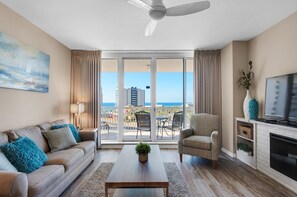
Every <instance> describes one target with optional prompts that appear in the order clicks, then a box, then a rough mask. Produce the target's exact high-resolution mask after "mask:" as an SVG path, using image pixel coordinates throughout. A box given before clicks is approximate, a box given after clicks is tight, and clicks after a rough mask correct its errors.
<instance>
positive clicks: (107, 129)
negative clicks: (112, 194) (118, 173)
mask: <svg viewBox="0 0 297 197" xmlns="http://www.w3.org/2000/svg"><path fill="white" fill-rule="evenodd" d="M100 79H101V89H100V94H101V95H100V100H101V109H100V111H101V114H100V125H101V127H100V128H101V139H102V141H103V143H104V142H108V141H140V140H141V141H161V140H162V141H177V140H178V138H179V134H180V130H181V129H182V128H185V127H188V126H189V120H190V116H191V115H192V114H193V113H194V103H193V101H194V96H193V95H194V94H193V92H194V89H193V60H192V59H186V58H155V57H151V58H124V57H120V58H117V59H103V60H102V63H101V77H100Z"/></svg>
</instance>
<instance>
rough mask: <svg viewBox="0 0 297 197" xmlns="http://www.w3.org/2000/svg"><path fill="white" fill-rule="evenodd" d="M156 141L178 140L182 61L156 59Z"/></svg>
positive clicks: (180, 124)
mask: <svg viewBox="0 0 297 197" xmlns="http://www.w3.org/2000/svg"><path fill="white" fill-rule="evenodd" d="M156 66H157V75H156V82H157V83H156V84H157V85H156V90H157V92H156V98H157V106H156V119H157V140H166V141H168V140H178V138H179V131H180V129H181V128H182V123H183V84H184V83H183V59H157V65H156Z"/></svg>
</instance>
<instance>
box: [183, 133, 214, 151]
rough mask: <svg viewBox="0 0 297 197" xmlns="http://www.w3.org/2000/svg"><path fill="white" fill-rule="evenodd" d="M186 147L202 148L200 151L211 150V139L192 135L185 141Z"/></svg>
mask: <svg viewBox="0 0 297 197" xmlns="http://www.w3.org/2000/svg"><path fill="white" fill-rule="evenodd" d="M183 145H184V146H189V147H194V148H200V149H206V150H210V149H211V139H210V137H208V136H199V135H192V136H190V137H187V138H185V139H184V140H183Z"/></svg>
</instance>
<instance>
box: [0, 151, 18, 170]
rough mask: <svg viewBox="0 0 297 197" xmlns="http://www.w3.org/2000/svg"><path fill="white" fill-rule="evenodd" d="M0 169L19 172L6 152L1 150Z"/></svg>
mask: <svg viewBox="0 0 297 197" xmlns="http://www.w3.org/2000/svg"><path fill="white" fill-rule="evenodd" d="M0 171H8V172H17V171H18V170H17V169H16V168H15V167H14V166H13V165H12V164H11V163H10V161H9V160H8V159H7V157H6V156H5V155H4V153H3V152H2V151H1V150H0Z"/></svg>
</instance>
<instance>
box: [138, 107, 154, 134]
mask: <svg viewBox="0 0 297 197" xmlns="http://www.w3.org/2000/svg"><path fill="white" fill-rule="evenodd" d="M135 117H136V122H137V128H136V130H137V134H136V138H138V131H139V132H140V135H141V136H142V132H141V131H148V132H150V137H151V114H150V113H148V112H146V111H139V112H135Z"/></svg>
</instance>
